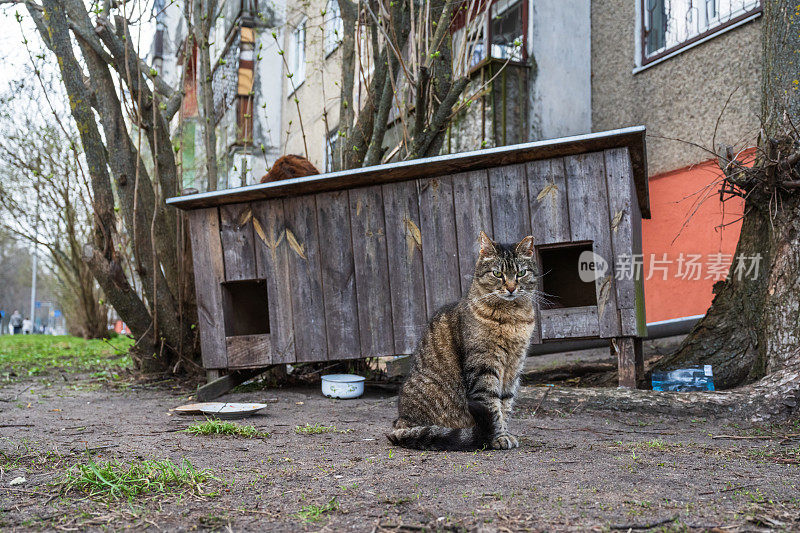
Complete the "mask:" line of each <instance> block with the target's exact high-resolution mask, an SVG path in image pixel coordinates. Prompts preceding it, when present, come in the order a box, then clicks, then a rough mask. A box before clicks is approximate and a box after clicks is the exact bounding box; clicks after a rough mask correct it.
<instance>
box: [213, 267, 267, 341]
mask: <svg viewBox="0 0 800 533" xmlns="http://www.w3.org/2000/svg"><path fill="white" fill-rule="evenodd" d="M222 313H223V315H224V316H225V336H226V337H233V336H236V335H260V334H264V333H269V306H268V303H267V282H266V280H263V279H248V280H243V281H226V282H224V283H222Z"/></svg>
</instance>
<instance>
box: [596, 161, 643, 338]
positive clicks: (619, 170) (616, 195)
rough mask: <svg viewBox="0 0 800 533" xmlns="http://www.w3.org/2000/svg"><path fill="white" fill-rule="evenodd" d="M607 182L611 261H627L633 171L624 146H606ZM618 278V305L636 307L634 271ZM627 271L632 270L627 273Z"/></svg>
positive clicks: (629, 256)
mask: <svg viewBox="0 0 800 533" xmlns="http://www.w3.org/2000/svg"><path fill="white" fill-rule="evenodd" d="M604 155H605V165H606V184H607V187H608V212H609V214H610V215H611V246H612V249H613V253H614V258H613V259H611V260H609V261H610V263H611V265H617V261H618V260H620V259H624V258H625V257H627V261H628V264H631V263H630V262H631V261H632V259H633V220H632V216H633V206H632V203H633V202H635V201H636V200H635V197H634V196H633V183H632V182H633V175H632V170H631V162H630V158H629V157H628V151H627V150H626V149H624V148H616V149H614V150H606V151H605V153H604ZM621 274H623V275H621V276H618V277H617V279H616V283H615V285H616V289H617V305H618V306H619V308H620V309H634V308H635V307H636V282H635V280H634V276H633V274H634V272H622V273H621ZM627 274H631V275H630V276H628V275H627ZM622 333H623V334H625V335H635V334H636V331H635V330H634V331H623V332H622Z"/></svg>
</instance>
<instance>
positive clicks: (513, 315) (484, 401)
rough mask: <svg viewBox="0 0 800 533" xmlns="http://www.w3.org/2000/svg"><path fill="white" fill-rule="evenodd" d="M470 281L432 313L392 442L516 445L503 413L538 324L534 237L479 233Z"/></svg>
mask: <svg viewBox="0 0 800 533" xmlns="http://www.w3.org/2000/svg"><path fill="white" fill-rule="evenodd" d="M480 240H481V251H480V254H479V256H478V261H477V264H476V265H475V274H474V277H473V281H472V285H471V287H470V289H469V291H468V293H467V295H466V297H464V298H462V299H461V300H459V301H458V302H456V303H454V304H450V305H448V306H445V307H444V308H442V309H441V310H439V311H438V312H437V313H436V315H435V316H434V317H433V318H432V319H431V321H430V323H429V324H428V328H427V330H426V331H425V333H424V334H423V336H422V339H420V342H419V345H418V346H417V349H416V352H415V353H414V362H413V366H412V369H411V372H410V374H409V375H408V378H407V379H406V381H405V382H404V383H403V386H402V388H401V390H400V395H399V397H398V411H399V417H398V418H397V420H395V422H394V431H393V432H392V433H390V434H389V435H387V437H388V438H389V441H390V442H391V443H392V444H395V445H397V446H403V447H406V448H416V449H423V450H468V449H476V448H481V447H490V448H494V449H509V448H515V447H517V446H519V442H518V441H517V439H516V437H514V436H513V435H511V434H510V433H509V432H508V416H509V413H510V411H511V408H512V406H513V402H514V397H515V396H516V393H517V389H518V387H519V376H520V373H521V371H522V365H523V362H524V360H525V355H526V353H527V351H528V346H529V345H530V340H531V336H532V334H533V328H534V324H535V320H534V318H535V317H534V313H535V309H536V305H535V302H536V299H537V297H538V296H537V295H538V293H537V290H536V289H537V280H536V272H537V266H536V261H535V260H534V258H533V255H534V254H533V238H532V237H525V238H524V239H522V240H521V241H520V242H519V243H516V244H512V245H507V244H498V243H495V242H493V241H492V240H491V239H489V237H487V236H486V234H485V233H483V232H481V237H480Z"/></svg>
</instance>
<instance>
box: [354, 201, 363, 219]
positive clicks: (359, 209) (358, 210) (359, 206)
mask: <svg viewBox="0 0 800 533" xmlns="http://www.w3.org/2000/svg"><path fill="white" fill-rule="evenodd" d="M362 207H363V206H362V205H361V198H359V199H358V201H357V202H356V216H361V208H362Z"/></svg>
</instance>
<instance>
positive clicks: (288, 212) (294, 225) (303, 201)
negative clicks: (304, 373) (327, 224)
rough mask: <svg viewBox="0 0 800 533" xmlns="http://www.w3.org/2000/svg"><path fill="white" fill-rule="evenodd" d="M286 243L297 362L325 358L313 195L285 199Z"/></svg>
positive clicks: (325, 346)
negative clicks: (287, 246)
mask: <svg viewBox="0 0 800 533" xmlns="http://www.w3.org/2000/svg"><path fill="white" fill-rule="evenodd" d="M283 212H284V216H285V217H286V241H287V244H288V245H289V250H288V251H287V255H288V259H289V261H288V263H289V274H290V276H291V277H290V278H289V279H287V280H286V282H287V283H289V284H290V285H291V296H292V318H293V320H294V343H295V344H294V345H295V357H296V359H297V361H325V360H327V359H328V339H327V335H326V332H325V304H324V302H323V292H322V276H321V274H320V271H321V268H320V260H319V234H318V232H317V208H316V205H315V202H314V196H299V197H297V198H286V199H285V200H284V201H283Z"/></svg>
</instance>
